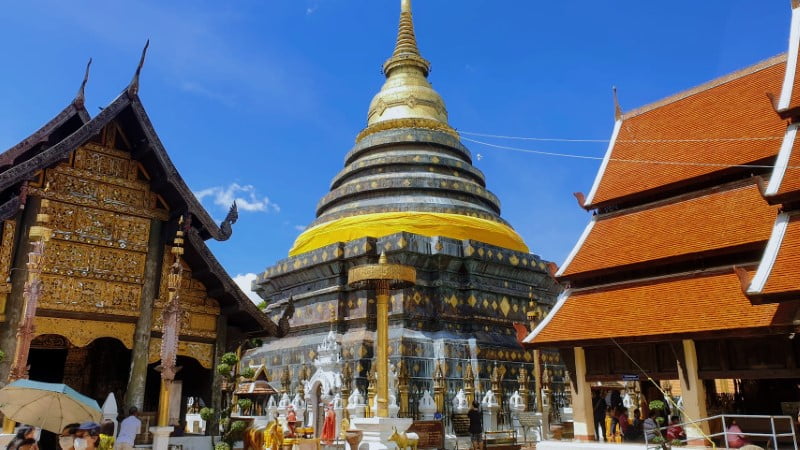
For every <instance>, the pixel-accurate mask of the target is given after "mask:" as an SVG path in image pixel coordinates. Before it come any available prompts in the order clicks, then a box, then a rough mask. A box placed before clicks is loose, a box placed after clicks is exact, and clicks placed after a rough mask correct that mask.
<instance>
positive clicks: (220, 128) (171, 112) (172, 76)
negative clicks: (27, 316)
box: [0, 0, 790, 281]
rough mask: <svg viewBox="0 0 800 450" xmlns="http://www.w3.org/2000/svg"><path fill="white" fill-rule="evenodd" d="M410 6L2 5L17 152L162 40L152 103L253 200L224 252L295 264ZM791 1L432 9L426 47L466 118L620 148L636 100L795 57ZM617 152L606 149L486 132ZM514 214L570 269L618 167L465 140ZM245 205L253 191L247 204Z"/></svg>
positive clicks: (211, 185) (0, 94)
mask: <svg viewBox="0 0 800 450" xmlns="http://www.w3.org/2000/svg"><path fill="white" fill-rule="evenodd" d="M399 3H400V2H399V1H398V0H263V1H256V0H240V1H236V2H219V1H213V2H212V1H181V0H179V1H172V2H156V1H129V2H122V1H107V0H106V1H100V0H97V1H88V0H87V1H80V2H64V1H56V0H52V1H29V2H9V3H7V4H5V5H4V6H3V11H2V13H0V41H2V42H3V45H2V47H0V48H1V49H2V53H3V54H2V55H0V58H2V61H3V65H2V67H3V70H2V71H1V72H0V148H8V147H10V146H12V145H14V144H15V143H17V142H18V141H19V140H21V139H22V138H24V137H25V136H27V135H28V134H29V133H30V132H32V131H33V130H35V129H37V128H38V127H39V126H41V125H42V124H43V123H44V122H45V121H47V120H49V119H50V118H51V117H52V116H53V115H55V113H57V112H58V111H60V109H61V108H63V107H64V106H65V105H66V104H67V103H68V102H69V101H70V100H71V99H72V97H73V95H74V93H75V91H76V90H77V88H78V85H79V83H80V79H81V77H82V75H83V68H84V65H85V64H86V60H87V59H88V58H89V57H92V58H94V63H93V65H92V74H91V79H90V82H89V85H88V87H87V102H86V104H87V108H88V109H89V111H90V113H92V114H96V113H97V112H98V107H101V106H104V105H106V104H108V103H109V102H111V101H112V100H113V99H114V97H115V96H116V95H117V94H118V93H119V92H120V91H121V90H122V89H123V88H124V87H125V86H126V85H127V83H128V82H129V80H130V77H131V75H132V73H133V71H134V68H135V66H136V63H137V61H138V57H139V53H140V51H141V47H142V45H143V44H144V41H145V40H146V39H147V38H150V39H151V45H150V50H149V53H148V59H147V62H146V64H145V67H144V71H143V74H142V77H141V90H140V96H141V97H142V100H143V102H144V104H145V107H146V108H147V111H148V113H149V114H150V117H151V119H152V121H153V123H154V125H155V127H156V131H157V132H158V133H159V135H160V137H161V139H162V141H163V142H164V144H165V146H166V148H167V151H168V152H169V154H170V156H171V158H172V159H173V161H174V162H175V164H176V166H177V167H178V169H179V170H180V172H181V174H182V175H183V177H184V179H185V180H186V182H187V183H188V184H189V186H190V187H191V188H192V189H193V190H194V191H195V192H196V193H198V194H199V196H200V197H202V201H203V203H204V204H205V205H206V207H207V208H208V209H209V211H210V212H211V214H212V216H214V217H215V218H218V219H221V218H222V217H224V215H225V212H226V210H227V206H228V204H229V201H230V200H231V199H233V198H239V199H240V207H242V206H246V207H244V208H241V213H240V220H239V222H238V223H237V224H236V225H235V228H234V235H233V237H232V238H231V239H230V240H229V241H227V242H224V243H212V244H211V247H212V248H213V249H214V251H215V253H216V255H217V257H218V258H219V259H220V261H222V263H223V265H224V266H225V267H226V268H227V269H228V270H229V272H230V273H231V275H232V276H236V277H237V278H238V279H239V281H243V280H246V279H247V274H248V273H254V272H260V271H262V270H263V269H264V268H265V267H267V266H269V265H271V264H272V263H274V262H275V261H277V260H278V259H280V258H283V257H285V256H286V254H287V251H288V250H289V248H290V247H291V245H292V242H293V241H294V239H295V237H296V236H297V235H298V234H299V233H300V230H302V227H304V226H305V225H307V224H308V223H310V222H311V221H312V220H313V219H314V210H315V205H316V203H317V201H318V200H319V198H320V197H322V196H323V195H324V194H325V193H326V192H327V191H328V188H329V183H330V180H331V179H332V178H333V176H334V175H335V174H336V173H337V172H338V171H339V170H340V169H341V168H342V165H343V162H344V161H343V159H344V155H345V153H346V152H347V151H348V150H349V148H350V147H351V146H352V144H353V142H354V138H355V136H356V134H357V133H358V132H359V131H360V130H361V129H362V128H363V127H364V125H365V123H366V113H367V107H368V105H369V101H370V99H371V98H372V96H373V95H374V94H375V93H376V92H377V91H378V89H379V88H380V86H381V84H382V82H383V77H382V75H381V73H380V67H381V64H382V63H383V61H384V60H385V59H386V58H387V57H388V56H389V55H390V54H391V51H392V48H393V46H394V40H395V35H396V26H397V20H398V12H399ZM789 19H790V2H789V0H773V1H763V2H755V1H744V0H728V1H723V0H714V1H712V0H704V1H691V0H676V1H672V2H643V1H640V0H638V1H637V0H626V1H622V0H620V1H615V2H612V1H604V2H597V1H595V2H589V1H577V0H576V1H560V2H545V1H524V0H505V1H501V0H495V1H489V0H459V1H454V0H416V1H414V20H415V25H416V32H417V40H418V42H419V47H420V50H421V52H422V54H423V56H425V57H426V58H427V59H429V60H430V61H431V62H432V68H433V69H432V73H431V76H430V80H431V82H432V83H433V86H434V88H435V89H437V90H438V91H439V93H440V94H442V96H443V98H444V100H445V102H446V104H447V107H448V111H449V116H450V124H451V125H452V126H454V127H455V128H456V129H458V130H460V131H465V132H477V133H489V134H496V135H513V136H530V137H560V138H582V139H608V138H609V136H610V134H611V129H612V125H613V107H612V100H611V87H612V86H614V85H615V86H617V87H618V89H619V98H620V102H621V104H622V106H623V109H626V110H630V109H633V108H635V107H638V106H641V105H644V104H647V103H650V102H653V101H656V100H658V99H660V98H663V97H665V96H668V95H670V94H673V93H676V92H679V91H681V90H685V89H688V88H690V87H692V86H695V85H697V84H700V83H703V82H705V81H708V80H710V79H713V78H715V77H717V76H720V75H724V74H726V73H728V72H730V71H733V70H735V69H739V68H742V67H745V66H748V65H750V64H753V63H755V62H758V61H760V60H763V59H766V58H768V57H770V56H773V55H776V54H778V53H781V52H784V51H786V48H787V39H788V34H789ZM476 139H481V140H484V141H490V142H492V143H495V144H500V145H510V146H516V147H523V148H529V149H537V150H546V151H556V152H567V153H575V154H582V155H592V156H602V155H603V153H604V151H605V146H606V145H605V144H603V143H548V142H540V143H537V142H528V141H510V140H498V139H491V140H488V139H486V138H476ZM465 144H466V145H467V146H468V147H469V148H470V149H471V150H472V153H473V156H475V155H477V154H480V160H477V158H476V161H475V164H476V166H477V167H478V168H479V169H481V170H482V171H483V172H484V173H485V174H486V179H487V185H488V187H489V189H490V190H492V191H493V192H494V193H495V194H497V195H498V196H499V198H500V200H501V202H502V208H503V216H504V217H505V218H506V219H507V220H508V221H509V222H510V223H511V224H512V225H513V226H514V227H515V228H516V229H517V230H518V231H519V232H520V234H521V235H522V236H523V238H525V240H526V242H527V243H528V245H529V247H530V248H531V250H532V251H533V252H534V253H537V254H539V255H541V256H542V257H543V258H546V259H549V260H552V261H555V262H556V263H558V264H560V263H561V262H563V260H564V258H565V257H566V255H567V253H569V250H570V249H571V248H572V245H573V244H574V242H575V241H576V240H577V238H578V236H579V235H580V233H581V231H582V230H583V227H584V226H585V224H586V222H587V221H588V220H589V214H588V213H587V212H585V211H583V210H581V209H580V208H578V206H577V203H576V201H575V199H574V197H573V196H572V193H573V192H576V191H582V192H588V190H589V189H590V187H591V183H592V181H593V179H594V175H595V172H596V171H597V167H598V166H599V161H594V160H575V159H563V158H554V157H545V156H537V155H531V154H525V153H519V152H512V151H506V150H499V149H493V148H488V147H484V146H482V145H479V144H476V143H472V142H465ZM242 201H244V202H246V203H247V204H246V205H245V204H244V203H243V202H242Z"/></svg>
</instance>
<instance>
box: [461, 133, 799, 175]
mask: <svg viewBox="0 0 800 450" xmlns="http://www.w3.org/2000/svg"><path fill="white" fill-rule="evenodd" d="M461 140H464V141H468V142H473V143H475V144H480V145H485V146H487V147H492V148H497V149H501V150H511V151H515V152H521V153H530V154H534V155H543V156H555V157H561V158H573V159H590V160H596V161H601V160H603V159H604V158H603V157H602V156H590V155H577V154H574V153H559V152H549V151H544V150H533V149H527V148H520V147H512V146H508V145H499V144H492V143H489V142H483V141H479V140H477V139H471V138H468V137H464V136H462V137H461ZM609 161H613V162H620V163H631V164H661V165H668V166H696V167H719V168H729V167H738V168H745V169H773V168H775V165H773V164H724V163H706V162H696V161H659V160H647V159H625V158H609ZM786 168H787V169H800V166H787V167H786Z"/></svg>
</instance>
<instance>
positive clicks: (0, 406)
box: [0, 380, 102, 433]
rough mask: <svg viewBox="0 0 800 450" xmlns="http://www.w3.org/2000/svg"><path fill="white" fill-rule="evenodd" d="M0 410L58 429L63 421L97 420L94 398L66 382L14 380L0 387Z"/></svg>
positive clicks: (55, 431)
mask: <svg viewBox="0 0 800 450" xmlns="http://www.w3.org/2000/svg"><path fill="white" fill-rule="evenodd" d="M0 411H2V412H3V414H4V415H5V416H6V417H7V418H9V419H11V420H13V421H16V422H21V423H24V424H27V425H31V426H34V427H39V428H42V429H44V430H47V431H52V432H54V433H60V432H61V430H62V429H64V427H65V426H66V425H69V424H71V423H81V422H88V421H93V422H99V421H100V417H101V415H102V414H101V411H100V407H99V406H98V405H97V402H96V401H95V400H93V399H91V398H89V397H87V396H85V395H83V394H81V393H79V392H77V391H76V390H75V389H72V388H71V387H69V386H67V385H65V384H58V383H43V382H41V381H31V380H17V381H15V382H13V383H10V384H9V385H7V386H6V387H4V388H3V389H0Z"/></svg>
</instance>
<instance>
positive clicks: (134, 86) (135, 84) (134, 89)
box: [128, 39, 150, 95]
mask: <svg viewBox="0 0 800 450" xmlns="http://www.w3.org/2000/svg"><path fill="white" fill-rule="evenodd" d="M149 46H150V39H148V40H147V42H145V43H144V48H143V49H142V56H141V58H139V65H138V66H136V72H135V73H134V74H133V79H132V80H131V84H129V85H128V94H130V95H137V94H138V93H139V74H140V73H142V66H143V65H144V57H145V56H147V47H149Z"/></svg>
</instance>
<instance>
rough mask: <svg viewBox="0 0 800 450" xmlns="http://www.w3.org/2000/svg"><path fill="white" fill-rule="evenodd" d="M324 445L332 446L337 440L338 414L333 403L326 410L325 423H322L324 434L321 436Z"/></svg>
mask: <svg viewBox="0 0 800 450" xmlns="http://www.w3.org/2000/svg"><path fill="white" fill-rule="evenodd" d="M319 438H320V441H321V442H322V443H323V444H327V445H330V444H332V443H333V441H334V440H335V439H336V412H335V411H334V410H333V403H329V404H328V406H327V407H326V408H325V422H323V423H322V434H320V436H319Z"/></svg>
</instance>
